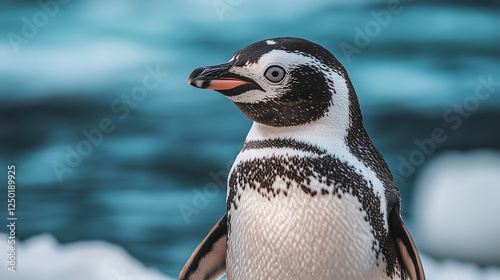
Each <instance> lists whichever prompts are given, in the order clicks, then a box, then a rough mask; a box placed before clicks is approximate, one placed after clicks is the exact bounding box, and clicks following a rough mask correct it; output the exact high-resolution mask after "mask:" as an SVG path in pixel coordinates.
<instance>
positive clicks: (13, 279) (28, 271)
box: [0, 233, 171, 280]
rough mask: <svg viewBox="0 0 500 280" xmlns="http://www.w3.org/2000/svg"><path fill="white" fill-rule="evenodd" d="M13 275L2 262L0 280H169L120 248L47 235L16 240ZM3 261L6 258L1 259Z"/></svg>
mask: <svg viewBox="0 0 500 280" xmlns="http://www.w3.org/2000/svg"><path fill="white" fill-rule="evenodd" d="M0 240H1V242H0V251H1V252H2V255H3V256H5V255H4V254H6V253H8V246H10V245H8V244H7V241H6V240H7V235H6V234H4V233H2V234H0ZM15 246H16V256H17V258H16V259H17V264H16V272H15V273H14V272H11V271H9V270H7V268H8V264H7V263H6V262H2V263H3V264H4V265H2V268H1V269H0V279H3V280H33V279H36V280H67V279H71V280H89V279H92V280H169V279H171V278H168V277H166V276H164V275H162V274H161V273H160V272H158V271H156V270H154V269H150V268H146V267H145V266H144V265H143V264H141V263H140V262H139V261H137V260H135V259H134V258H132V257H131V256H130V255H129V254H128V253H127V252H126V251H125V250H124V249H123V248H120V247H118V246H116V245H113V244H110V243H107V242H104V241H79V242H74V243H69V244H60V243H58V242H57V240H56V239H55V238H54V237H53V236H52V235H50V234H41V235H37V236H34V237H31V238H29V239H27V240H25V241H24V242H18V241H16V244H15ZM4 259H5V260H6V257H4Z"/></svg>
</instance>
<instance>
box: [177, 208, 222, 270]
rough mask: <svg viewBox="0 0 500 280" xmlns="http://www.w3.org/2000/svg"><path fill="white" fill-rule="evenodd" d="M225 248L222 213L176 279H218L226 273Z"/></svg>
mask: <svg viewBox="0 0 500 280" xmlns="http://www.w3.org/2000/svg"><path fill="white" fill-rule="evenodd" d="M226 248H227V215H224V216H223V217H222V219H220V221H219V222H218V223H217V224H216V225H215V226H214V227H213V228H212V230H211V231H210V232H209V233H208V235H207V236H206V237H205V239H203V241H202V242H201V243H200V245H198V247H197V248H196V250H194V252H193V254H192V255H191V257H190V258H189V260H188V261H187V263H186V264H185V265H184V268H183V269H182V271H181V273H180V274H179V277H178V278H177V279H178V280H211V279H219V278H220V277H222V276H223V275H224V274H225V273H226Z"/></svg>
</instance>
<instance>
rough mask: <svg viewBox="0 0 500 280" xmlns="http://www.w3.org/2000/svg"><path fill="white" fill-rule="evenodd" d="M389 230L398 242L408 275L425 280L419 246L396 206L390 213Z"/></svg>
mask: <svg viewBox="0 0 500 280" xmlns="http://www.w3.org/2000/svg"><path fill="white" fill-rule="evenodd" d="M389 232H390V233H391V235H392V237H393V239H394V241H395V243H396V249H397V251H398V255H399V259H400V260H401V263H402V267H403V269H404V271H405V272H406V275H407V276H409V277H410V279H412V280H425V275H424V269H423V267H422V262H421V261H420V256H419V255H418V251H417V247H415V243H414V242H413V239H412V238H411V236H410V233H409V232H408V229H407V228H406V226H405V224H404V222H403V219H402V218H401V215H400V214H399V211H398V210H397V209H396V207H394V208H393V209H392V211H391V213H390V214H389Z"/></svg>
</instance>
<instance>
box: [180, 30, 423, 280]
mask: <svg viewBox="0 0 500 280" xmlns="http://www.w3.org/2000/svg"><path fill="white" fill-rule="evenodd" d="M188 84H189V85H192V86H195V87H197V88H201V89H211V90H215V91H218V92H220V93H222V94H223V95H225V96H226V97H228V98H229V99H230V100H231V101H232V102H233V103H234V104H235V105H236V106H237V107H238V108H239V109H240V110H241V112H242V113H243V114H244V115H245V116H246V117H248V118H249V119H251V120H252V121H253V124H252V127H251V129H250V131H249V133H248V135H247V137H246V140H245V142H244V145H243V147H242V149H241V151H240V153H239V154H238V155H237V157H236V160H235V162H234V164H233V166H232V168H231V170H230V173H229V177H228V190H227V205H226V214H225V215H224V216H223V217H222V218H221V220H220V221H219V222H218V223H217V224H216V225H215V226H214V228H213V229H212V230H211V231H210V233H209V234H208V235H207V236H206V238H205V239H204V240H203V241H202V242H201V244H200V245H199V246H198V247H197V248H196V250H195V251H194V253H193V254H192V256H191V257H190V259H189V260H188V261H187V263H186V265H185V266H184V268H183V269H182V271H181V273H180V275H179V278H178V279H180V280H201V279H218V278H220V277H222V276H223V275H224V274H226V278H227V279H228V280H241V279H248V280H260V279H262V280H264V279H266V280H267V279H287V280H288V279H343V280H346V279H412V280H422V279H425V275H424V270H423V267H422V263H421V261H420V257H419V254H418V251H417V249H416V246H415V243H414V242H413V240H412V238H411V236H410V233H409V232H408V229H407V228H406V226H405V224H404V222H403V219H402V216H401V197H400V193H399V190H398V188H397V187H396V184H395V182H394V180H393V176H392V174H391V172H390V171H389V168H388V166H387V164H386V162H385V161H384V159H383V157H382V156H381V154H380V153H379V152H378V151H377V149H375V147H374V146H373V144H372V142H371V140H370V138H369V137H368V134H367V132H366V130H365V128H364V126H363V119H362V115H361V110H360V106H359V102H358V98H357V96H356V92H355V90H354V87H353V85H352V83H351V80H350V79H349V76H348V75H347V72H346V70H345V68H344V67H343V66H342V64H341V63H340V62H339V61H338V60H337V59H336V58H335V57H334V56H333V54H331V53H330V52H329V51H328V50H327V49H325V48H323V47H322V46H320V45H318V44H316V43H313V42H311V41H308V40H305V39H300V38H293V37H281V38H273V39H267V40H262V41H259V42H256V43H253V44H251V45H249V46H247V47H244V48H242V49H241V50H239V51H238V52H236V53H235V54H234V55H233V57H232V58H231V59H230V60H229V61H228V62H226V63H223V64H220V65H216V66H207V67H200V68H197V69H195V70H194V71H193V72H192V73H191V75H190V76H189V80H188Z"/></svg>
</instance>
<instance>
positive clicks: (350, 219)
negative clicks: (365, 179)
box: [226, 170, 387, 280]
mask: <svg viewBox="0 0 500 280" xmlns="http://www.w3.org/2000/svg"><path fill="white" fill-rule="evenodd" d="M235 171H237V170H235ZM247 176H248V174H247ZM317 177H319V178H315V177H309V178H307V180H305V181H304V182H297V181H293V180H288V179H286V178H282V177H279V176H278V177H275V178H272V183H271V184H270V186H266V187H264V186H263V185H264V184H265V182H263V181H260V182H259V180H257V178H253V180H255V181H254V183H255V184H254V185H253V186H252V182H251V181H247V182H246V183H245V180H242V181H239V183H235V184H234V185H232V186H230V188H231V189H230V190H229V192H230V196H231V192H233V194H232V195H234V196H235V197H234V198H233V200H232V201H231V200H228V217H229V232H228V244H227V245H228V251H227V253H228V255H227V261H226V262H227V279H229V280H232V279H386V277H387V275H386V274H385V273H384V271H383V267H384V265H382V263H381V262H382V257H381V256H377V254H376V253H375V250H374V248H375V247H376V246H378V244H377V242H376V240H375V238H374V234H373V228H372V227H371V225H370V223H369V222H368V218H367V214H366V212H365V210H363V205H362V203H361V202H360V199H359V197H357V196H355V195H353V194H352V193H350V192H342V191H341V190H339V189H337V190H335V188H336V187H339V185H338V184H340V183H338V182H337V183H336V182H331V184H330V185H326V184H325V181H324V180H323V179H322V178H321V176H317ZM249 179H250V178H249ZM260 179H262V178H260ZM233 183H234V181H233ZM336 184H337V185H336Z"/></svg>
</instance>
